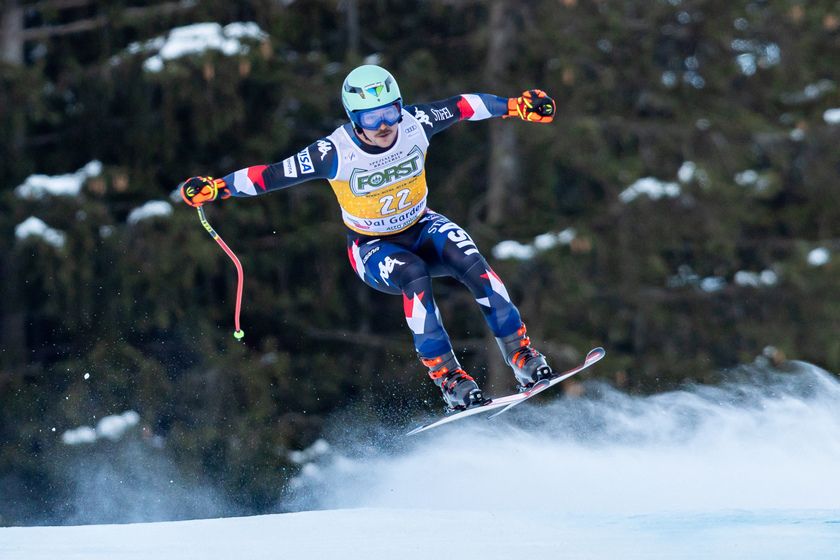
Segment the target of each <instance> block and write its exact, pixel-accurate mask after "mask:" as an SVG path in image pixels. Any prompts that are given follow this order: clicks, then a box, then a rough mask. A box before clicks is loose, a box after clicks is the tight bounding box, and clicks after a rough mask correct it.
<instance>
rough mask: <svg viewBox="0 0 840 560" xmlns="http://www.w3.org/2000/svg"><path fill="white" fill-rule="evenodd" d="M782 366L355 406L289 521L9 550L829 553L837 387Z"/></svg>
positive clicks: (301, 485) (18, 555) (7, 548)
mask: <svg viewBox="0 0 840 560" xmlns="http://www.w3.org/2000/svg"><path fill="white" fill-rule="evenodd" d="M596 367H597V366H596ZM787 367H788V372H787V373H779V372H774V371H773V370H772V369H766V368H765V369H759V367H758V366H748V367H745V368H742V369H741V370H739V371H737V372H729V373H727V374H726V375H727V381H726V382H724V383H723V384H721V385H720V386H718V387H694V388H690V389H687V390H681V391H673V392H669V393H664V394H660V395H654V396H647V397H645V396H632V395H627V394H624V393H620V392H618V391H615V390H613V389H611V388H609V387H607V386H605V385H602V384H597V383H591V382H590V383H587V384H586V388H587V390H586V394H587V395H588V396H587V397H586V398H577V399H571V398H558V397H557V396H555V397H554V398H546V399H542V401H541V403H535V404H533V405H530V404H526V405H523V406H521V407H518V408H517V409H515V410H514V411H512V412H510V413H508V414H506V415H503V416H500V417H498V418H495V419H493V420H488V419H486V418H481V417H477V418H475V419H471V420H465V421H463V422H458V423H455V424H453V425H451V426H448V427H443V428H440V429H437V430H432V431H430V432H426V433H424V434H422V435H420V436H416V437H412V438H406V437H404V436H403V434H405V432H406V431H407V430H408V429H409V428H410V427H413V426H414V425H416V424H418V423H420V422H422V421H423V420H424V418H418V417H414V418H407V419H406V422H405V426H393V425H388V426H381V425H376V424H371V423H370V422H365V421H361V420H360V419H359V418H356V417H355V416H353V415H352V414H351V415H350V416H349V418H355V420H353V421H350V422H348V421H347V419H348V417H347V416H345V417H343V418H336V419H334V421H333V422H332V425H330V426H327V428H326V429H325V431H324V434H323V438H322V439H321V440H318V441H316V442H315V444H313V446H311V447H310V448H309V449H306V450H304V451H301V452H299V454H298V455H296V457H297V459H298V460H299V461H301V462H302V464H303V468H302V469H301V472H300V474H299V475H298V477H297V478H296V481H297V483H296V484H295V485H293V486H294V487H295V488H294V490H293V495H292V500H291V501H290V502H289V505H291V506H294V509H296V510H299V511H297V512H295V513H284V514H276V515H263V516H254V517H229V518H217V519H204V520H192V521H179V522H157V523H133V524H125V525H87V526H75V527H69V526H67V527H15V528H2V529H0V558H3V559H4V560H6V559H8V560H47V559H50V560H52V559H54V558H84V559H85V560H146V559H148V560H152V559H155V560H191V559H196V560H198V559H201V560H223V559H224V560H227V559H229V558H248V559H255V560H259V559H272V560H274V559H276V558H308V559H333V558H341V559H343V560H357V559H365V560H368V559H370V558H390V557H399V558H401V559H403V560H411V559H427V558H432V557H447V556H453V557H457V558H462V559H482V560H486V559H493V560H495V559H499V560H501V559H509V558H530V559H539V560H542V559H545V560H549V559H558V558H559V559H563V558H570V559H571V558H575V559H577V558H587V559H593V560H598V559H614V558H698V559H700V558H715V559H716V560H728V559H745V560H746V559H752V558H761V559H783V558H784V559H787V558H808V559H809V560H823V559H825V560H828V559H835V558H836V557H837V552H838V550H840V508H838V504H840V485H838V484H837V483H836V467H837V464H840V383H839V382H838V381H837V379H836V378H834V377H833V376H831V375H830V374H828V373H827V372H825V371H822V370H820V369H819V368H816V367H814V366H810V365H808V364H804V363H801V362H787ZM103 420H104V419H103ZM137 461H138V463H141V464H144V465H145V464H146V463H145V462H144V461H142V459H138V460H137ZM91 476H93V475H92V474H91ZM163 476H166V473H159V474H158V475H157V477H158V478H159V477H163ZM125 482H126V484H128V483H129V481H128V479H126V481H125ZM278 491H279V489H278ZM190 496H191V495H185V496H184V497H185V499H189V498H190ZM111 498H112V496H111V495H102V496H96V495H87V494H86V495H85V499H87V500H99V501H103V500H109V499H111Z"/></svg>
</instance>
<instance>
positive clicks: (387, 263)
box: [379, 257, 405, 280]
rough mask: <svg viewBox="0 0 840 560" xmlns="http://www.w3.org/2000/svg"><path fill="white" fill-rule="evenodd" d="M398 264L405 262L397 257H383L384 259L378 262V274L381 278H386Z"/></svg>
mask: <svg viewBox="0 0 840 560" xmlns="http://www.w3.org/2000/svg"><path fill="white" fill-rule="evenodd" d="M398 264H405V263H404V262H402V261H398V260H397V259H392V258H391V257H385V260H384V261H382V262H381V263H379V276H381V277H382V279H383V280H388V278H389V277H390V276H391V273H392V272H394V267H395V266H397V265H398Z"/></svg>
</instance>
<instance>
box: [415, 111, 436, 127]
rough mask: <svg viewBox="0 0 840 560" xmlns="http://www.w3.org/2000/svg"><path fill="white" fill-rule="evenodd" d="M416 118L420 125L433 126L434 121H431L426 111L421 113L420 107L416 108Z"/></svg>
mask: <svg viewBox="0 0 840 560" xmlns="http://www.w3.org/2000/svg"><path fill="white" fill-rule="evenodd" d="M414 118H415V119H417V120H418V121H419V122H420V124H425V125H428V126H429V127H431V126H432V121H430V120H429V115H427V114H426V111H421V110H420V109H419V108H418V107H415V108H414Z"/></svg>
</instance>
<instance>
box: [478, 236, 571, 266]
mask: <svg viewBox="0 0 840 560" xmlns="http://www.w3.org/2000/svg"><path fill="white" fill-rule="evenodd" d="M576 237H577V231H575V229H574V228H567V229H564V230H563V231H561V232H560V233H543V234H541V235H538V236H537V237H535V238H534V239H533V241H531V242H530V243H526V244H523V243H520V242H518V241H512V240H508V241H502V242H500V243H498V244H496V246H495V247H493V249H492V251H491V252H492V254H493V256H494V257H495V258H497V259H500V260H507V259H517V260H520V261H527V260H531V259H533V258H534V257H535V256H536V255H537V254H538V253H541V252H543V251H547V250H549V249H552V248H554V247H556V246H557V245H558V244H559V245H568V244H570V243H571V242H572V241H573V240H574V239H575V238H576Z"/></svg>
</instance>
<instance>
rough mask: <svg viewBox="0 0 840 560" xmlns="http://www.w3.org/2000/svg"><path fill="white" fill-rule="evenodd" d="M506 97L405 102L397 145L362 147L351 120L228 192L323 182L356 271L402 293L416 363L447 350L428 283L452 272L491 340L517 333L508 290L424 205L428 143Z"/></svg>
mask: <svg viewBox="0 0 840 560" xmlns="http://www.w3.org/2000/svg"><path fill="white" fill-rule="evenodd" d="M507 103H508V100H507V98H502V97H496V96H494V95H487V94H466V95H457V96H455V97H451V98H449V99H446V100H443V101H436V102H433V103H424V104H422V103H421V104H416V105H408V106H406V107H404V108H403V111H402V119H401V121H400V122H399V123H398V124H397V126H398V127H399V128H398V132H397V138H396V140H395V142H394V144H393V145H392V146H390V147H388V148H378V147H376V146H370V145H367V144H364V143H362V142H361V140H359V138H358V137H357V136H356V134H355V132H354V131H353V127H352V124H351V123H348V124H346V125H344V126H341V127H339V128H337V129H336V130H335V131H334V132H333V133H332V134H330V135H329V136H327V137H326V138H322V139H321V140H318V141H317V142H314V143H313V144H311V145H310V146H308V147H307V148H305V149H303V150H301V151H300V152H298V153H297V154H295V155H293V156H290V157H288V158H286V159H284V160H283V161H281V162H279V163H275V164H273V165H258V166H254V167H248V168H245V169H242V170H239V171H236V172H235V173H231V174H230V175H227V176H225V177H224V178H223V180H224V182H225V184H226V185H227V186H228V188H229V189H230V192H231V195H232V196H255V195H258V194H262V193H265V192H270V191H275V190H279V189H283V188H286V187H291V186H293V185H296V184H299V183H303V182H305V181H310V180H312V179H326V180H327V181H329V183H330V185H331V186H332V188H333V191H334V192H335V195H336V197H337V199H338V203H339V205H340V206H341V212H342V218H343V220H344V223H345V225H346V226H347V230H348V231H347V248H348V255H349V257H350V262H351V264H352V265H353V269H354V270H355V271H356V274H358V275H359V277H360V278H361V279H362V280H363V281H365V282H366V283H367V284H368V285H370V286H372V287H373V288H376V289H377V290H380V291H382V292H385V293H391V294H402V296H403V302H404V309H405V316H406V321H407V323H408V326H409V328H410V329H411V332H412V334H413V335H414V344H415V347H416V348H417V351H418V353H419V354H420V356H421V357H422V358H426V359H433V358H436V357H438V356H441V355H443V354H445V353H447V352H448V351H450V350H452V345H451V343H450V341H449V336H448V335H447V333H446V330H445V329H444V327H443V324H442V322H441V317H440V313H439V311H438V308H437V305H436V304H435V300H434V296H433V295H432V278H433V277H439V276H450V277H453V278H456V279H458V280H459V281H461V282H462V283H463V284H464V285H466V286H467V288H468V289H469V290H470V291H471V292H472V294H473V295H474V297H475V299H476V301H477V302H478V304H479V306H480V308H481V310H482V312H483V313H484V317H485V319H486V320H487V324H488V325H489V327H490V329H491V330H492V331H493V334H494V335H495V336H496V337H499V338H502V337H506V336H509V335H511V334H513V333H514V332H516V331H517V330H518V329H519V328H520V327H521V325H522V321H521V319H520V315H519V311H518V310H517V308H516V306H515V305H513V303H512V302H511V301H510V297H509V296H508V293H507V290H506V289H505V287H504V284H503V283H502V282H501V280H500V279H499V277H498V276H497V275H496V274H495V273H494V272H493V270H492V269H491V268H490V266H489V265H488V264H487V261H486V260H485V259H484V257H483V256H482V255H481V253H480V252H479V250H478V248H477V247H476V245H475V243H474V242H473V240H472V239H471V238H470V236H469V235H468V234H467V233H466V232H465V231H464V230H463V229H461V228H460V227H459V226H458V225H457V224H455V223H453V222H451V221H449V220H448V219H447V218H445V217H444V216H442V215H440V214H437V213H435V212H432V211H431V210H429V209H428V208H426V198H427V195H428V187H427V185H426V173H425V159H426V151H427V149H428V147H429V140H430V139H431V137H432V136H434V135H435V134H437V133H438V132H440V131H442V130H444V129H446V128H448V127H449V126H450V125H452V124H454V123H456V122H458V121H461V120H483V119H488V118H490V117H499V116H503V115H507V114H508V105H507Z"/></svg>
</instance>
